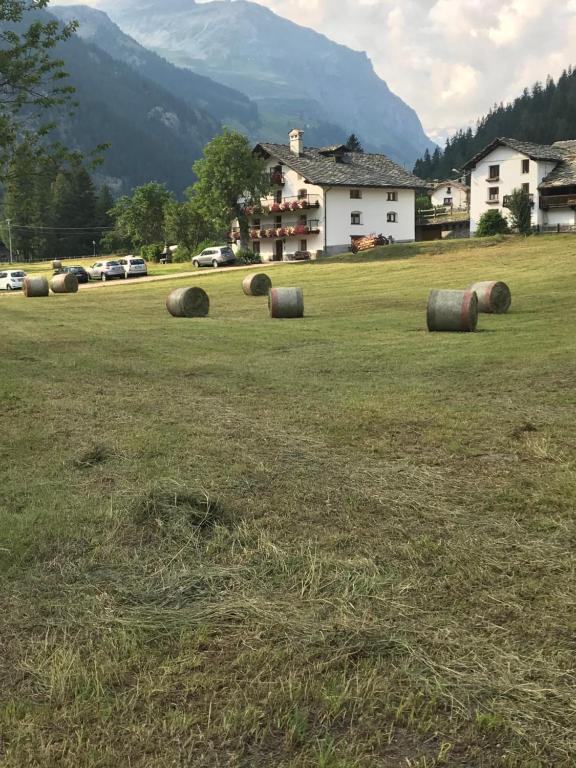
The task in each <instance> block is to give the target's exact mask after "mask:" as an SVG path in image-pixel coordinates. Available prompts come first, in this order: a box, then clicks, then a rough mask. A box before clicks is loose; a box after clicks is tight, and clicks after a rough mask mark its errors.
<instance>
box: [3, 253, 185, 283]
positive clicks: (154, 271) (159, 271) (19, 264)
mask: <svg viewBox="0 0 576 768" xmlns="http://www.w3.org/2000/svg"><path fill="white" fill-rule="evenodd" d="M121 258H123V257H122V256H114V255H113V254H112V255H108V256H97V257H96V258H94V257H92V256H90V258H81V259H76V260H74V259H66V260H65V261H63V262H62V263H63V264H65V265H71V264H80V265H81V266H83V267H84V268H85V269H88V267H91V266H92V264H94V263H95V262H96V261H99V260H101V259H121ZM1 268H2V269H23V270H24V271H25V272H26V273H27V274H29V275H45V276H46V277H48V278H50V277H52V275H53V274H54V269H53V267H52V261H33V262H25V261H15V262H13V263H12V264H10V263H9V262H7V261H3V262H2V264H1ZM193 270H194V267H193V266H192V263H191V262H190V261H185V262H182V263H178V262H172V263H171V264H154V263H152V262H149V263H148V274H149V275H153V276H155V277H156V276H160V275H169V274H171V273H173V272H191V271H193Z"/></svg>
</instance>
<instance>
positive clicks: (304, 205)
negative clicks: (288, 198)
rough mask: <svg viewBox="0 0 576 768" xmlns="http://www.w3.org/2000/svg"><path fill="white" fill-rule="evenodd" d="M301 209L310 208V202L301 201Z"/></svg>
mask: <svg viewBox="0 0 576 768" xmlns="http://www.w3.org/2000/svg"><path fill="white" fill-rule="evenodd" d="M299 207H300V208H308V200H300V203H299Z"/></svg>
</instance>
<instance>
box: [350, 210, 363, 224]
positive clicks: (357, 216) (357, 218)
mask: <svg viewBox="0 0 576 768" xmlns="http://www.w3.org/2000/svg"><path fill="white" fill-rule="evenodd" d="M350 223H351V224H354V225H355V226H356V225H359V224H362V214H361V213H360V212H359V211H354V212H353V213H352V214H351V215H350Z"/></svg>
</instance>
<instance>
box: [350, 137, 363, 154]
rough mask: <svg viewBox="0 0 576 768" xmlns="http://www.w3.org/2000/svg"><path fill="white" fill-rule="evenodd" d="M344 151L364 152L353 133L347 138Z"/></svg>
mask: <svg viewBox="0 0 576 768" xmlns="http://www.w3.org/2000/svg"><path fill="white" fill-rule="evenodd" d="M346 149H347V150H348V152H364V148H363V146H362V144H361V143H360V139H359V138H358V136H356V134H355V133H351V134H350V136H348V140H347V142H346Z"/></svg>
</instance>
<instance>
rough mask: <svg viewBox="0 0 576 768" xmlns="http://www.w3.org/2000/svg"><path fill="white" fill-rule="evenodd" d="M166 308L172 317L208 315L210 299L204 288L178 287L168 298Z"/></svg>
mask: <svg viewBox="0 0 576 768" xmlns="http://www.w3.org/2000/svg"><path fill="white" fill-rule="evenodd" d="M166 309H167V310H168V312H170V314H171V315H172V317H206V315H207V314H208V312H209V311H210V299H209V298H208V294H207V293H206V291H204V290H203V289H202V288H176V290H175V291H172V293H170V294H169V295H168V298H167V299H166Z"/></svg>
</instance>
